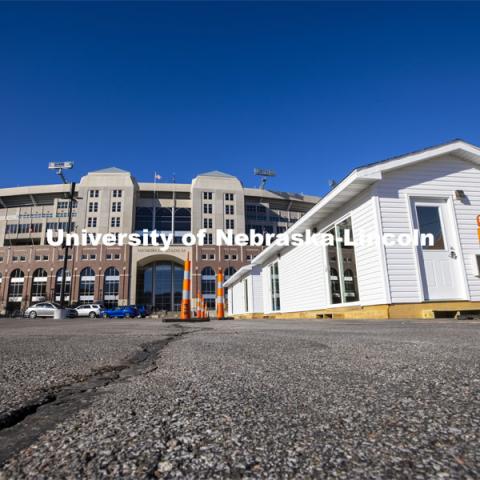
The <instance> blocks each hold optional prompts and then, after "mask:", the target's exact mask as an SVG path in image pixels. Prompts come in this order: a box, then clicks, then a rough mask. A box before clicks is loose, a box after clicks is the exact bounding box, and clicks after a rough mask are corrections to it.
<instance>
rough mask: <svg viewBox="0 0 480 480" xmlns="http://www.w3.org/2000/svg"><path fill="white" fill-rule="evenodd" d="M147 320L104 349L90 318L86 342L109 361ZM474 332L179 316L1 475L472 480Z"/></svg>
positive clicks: (478, 400) (476, 461)
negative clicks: (151, 354)
mask: <svg viewBox="0 0 480 480" xmlns="http://www.w3.org/2000/svg"><path fill="white" fill-rule="evenodd" d="M148 322H149V321H148V320H145V321H140V322H139V323H138V328H139V329H140V330H141V331H142V332H144V333H142V334H140V335H139V336H138V337H137V335H138V334H137V333H135V334H133V333H128V332H127V331H126V330H125V329H124V326H125V323H123V324H121V325H122V327H121V330H122V331H121V332H116V331H115V328H114V326H113V325H112V338H113V340H112V342H113V344H114V345H115V346H113V347H108V346H106V344H108V343H109V337H108V336H103V337H102V336H98V335H93V336H92V335H91V334H90V333H89V329H88V327H87V328H85V338H88V342H89V343H96V342H98V344H99V345H100V346H101V347H100V346H97V347H93V346H91V347H90V348H91V349H92V351H95V350H97V349H100V350H101V349H103V348H105V350H106V352H110V353H105V361H110V358H115V359H118V358H120V357H121V354H120V351H121V349H122V348H123V347H124V346H125V345H126V348H127V349H129V348H131V347H132V345H135V344H136V342H137V341H143V340H140V339H143V338H144V337H143V335H144V334H145V336H146V337H148V333H147V332H148V331H149V328H151V329H152V330H155V332H156V333H155V334H153V336H155V335H159V334H160V333H159V332H160V331H161V329H162V327H161V326H158V325H157V324H155V323H148ZM172 326H174V324H172ZM50 335H52V336H53V337H55V335H53V334H52V333H50V334H48V333H47V334H46V337H49V336H50ZM122 335H123V336H127V337H128V336H130V335H133V336H134V337H135V340H132V341H131V343H130V341H125V345H122V340H120V339H119V338H117V337H121V336H122ZM25 337H27V338H28V337H30V335H29V334H25ZM80 337H81V334H80ZM27 338H26V339H25V344H24V345H25V349H24V351H23V353H21V352H17V353H16V355H17V358H22V355H23V356H25V357H27V358H28V356H29V352H30V351H29V348H28V341H27ZM479 340H480V323H476V322H459V321H438V320H435V321H340V320H333V321H332V320H316V321H306V320H291V321H288V320H265V321H261V320H255V321H225V322H218V321H215V322H210V323H208V324H203V325H194V326H193V325H191V326H190V327H185V328H183V330H182V335H180V336H178V337H176V338H175V339H174V340H173V341H171V342H170V343H168V345H166V346H165V347H164V348H163V349H162V350H161V351H160V353H159V356H158V358H157V361H156V366H157V368H156V369H155V370H150V371H148V372H146V373H142V374H139V375H137V376H134V377H130V378H128V379H127V380H125V381H118V382H112V383H111V384H109V385H107V386H105V387H102V388H100V389H99V391H98V392H97V393H98V395H96V397H95V398H94V400H93V403H91V404H90V405H89V406H88V407H86V408H84V409H81V410H80V411H78V412H75V414H74V415H72V416H71V417H68V418H66V419H64V420H63V421H62V422H61V423H59V424H58V425H57V426H56V427H55V428H54V429H52V430H50V431H49V432H47V433H45V434H43V435H42V436H41V437H40V438H39V439H38V440H37V441H36V442H34V443H33V444H32V445H31V446H30V447H28V448H26V449H24V450H22V451H21V452H16V453H14V454H13V455H12V457H11V458H10V459H9V460H8V461H7V462H6V463H5V465H4V466H3V468H2V469H1V470H0V471H1V472H2V473H1V474H0V478H2V475H3V478H5V479H6V478H35V479H47V478H48V479H50V478H54V479H55V478H59V479H60V478H72V479H73V478H92V479H93V478H95V479H96V478H183V477H187V478H192V479H194V478H195V479H197V478H205V479H207V478H246V477H247V478H255V477H258V478H338V479H343V478H345V479H346V478H378V479H384V478H415V479H423V478H437V479H438V478H465V479H476V478H479V477H480V375H479V372H480V368H479V367H480V365H479V364H480V355H479V353H480V352H479V349H480V346H479V345H480V342H479ZM45 341H46V342H47V343H46V344H48V339H47V338H45ZM57 341H58V340H57ZM74 343H75V341H74V340H72V345H73V344H74ZM19 345H21V343H20V344H19ZM72 348H75V347H72ZM59 352H60V353H58V355H59V356H60V358H59V359H56V360H55V361H54V360H50V362H54V363H55V362H58V363H61V356H62V355H64V350H62V349H61V350H59ZM74 352H75V353H76V352H77V350H74ZM125 354H126V352H124V356H125ZM97 355H100V354H97ZM109 355H111V356H109ZM67 356H68V357H70V355H67ZM74 356H75V354H73V355H72V356H71V357H72V358H71V359H70V360H67V365H68V368H70V365H73V363H74V362H73V357H74ZM81 358H82V359H84V358H85V357H83V356H82V357H81ZM102 361H103V360H102ZM24 362H27V360H24ZM32 362H33V364H35V362H36V361H35V360H32ZM46 362H47V363H48V362H49V361H46ZM39 365H42V368H43V369H45V370H48V368H47V367H46V366H43V363H42V362H40V363H39ZM72 368H73V367H72ZM1 369H2V370H3V365H2V366H1ZM33 370H34V365H32V366H31V368H30V371H31V372H32V373H31V375H35V374H34V373H33ZM53 370H55V368H54V369H53ZM27 377H28V375H26V376H25V382H28V378H27ZM33 378H36V377H33Z"/></svg>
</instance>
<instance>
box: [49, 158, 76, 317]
mask: <svg viewBox="0 0 480 480" xmlns="http://www.w3.org/2000/svg"><path fill="white" fill-rule="evenodd" d="M48 168H49V170H55V171H56V173H57V175H58V176H59V177H60V178H61V179H62V181H63V183H65V184H67V183H68V182H67V179H66V178H65V175H64V174H63V170H71V169H72V168H73V162H50V163H49V164H48ZM74 197H75V182H71V183H70V194H69V200H70V201H69V203H68V220H67V232H66V233H70V232H71V230H72V214H73V200H74ZM69 249H70V246H69V245H68V244H67V242H66V241H65V243H64V244H63V253H64V255H63V270H62V283H61V286H60V311H59V312H58V314H57V317H58V319H59V320H61V319H64V318H65V317H66V314H65V284H66V280H67V266H68V251H69ZM72 280H73V272H72V273H71V274H70V301H71V299H72V293H73V292H72V291H71V290H72V283H73V282H72ZM55 313H57V311H56V310H55ZM57 317H56V318H57Z"/></svg>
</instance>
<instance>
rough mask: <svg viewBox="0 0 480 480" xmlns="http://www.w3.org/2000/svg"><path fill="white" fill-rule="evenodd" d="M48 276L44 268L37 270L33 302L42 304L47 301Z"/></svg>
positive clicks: (33, 284)
mask: <svg viewBox="0 0 480 480" xmlns="http://www.w3.org/2000/svg"><path fill="white" fill-rule="evenodd" d="M47 279H48V274H47V271H46V270H45V269H44V268H37V270H35V271H34V272H33V276H32V291H31V294H30V296H31V301H32V302H41V301H44V300H46V299H47Z"/></svg>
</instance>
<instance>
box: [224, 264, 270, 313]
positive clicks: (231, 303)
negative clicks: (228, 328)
mask: <svg viewBox="0 0 480 480" xmlns="http://www.w3.org/2000/svg"><path fill="white" fill-rule="evenodd" d="M261 272H262V269H261V267H259V266H256V265H245V266H244V267H242V268H241V269H239V270H238V271H237V272H236V273H235V274H233V275H232V276H231V277H230V278H229V279H228V280H227V281H226V282H225V287H226V288H227V289H228V290H227V293H228V314H229V315H230V316H231V315H245V316H258V315H259V314H261V313H262V312H263V293H262V292H263V289H262V278H261Z"/></svg>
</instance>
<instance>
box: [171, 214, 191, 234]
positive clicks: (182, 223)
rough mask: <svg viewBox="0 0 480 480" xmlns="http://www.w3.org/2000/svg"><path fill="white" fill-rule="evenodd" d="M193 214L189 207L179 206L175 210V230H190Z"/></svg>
mask: <svg viewBox="0 0 480 480" xmlns="http://www.w3.org/2000/svg"><path fill="white" fill-rule="evenodd" d="M190 224H191V215H190V209H189V208H177V209H176V210H175V232H189V231H190Z"/></svg>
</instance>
